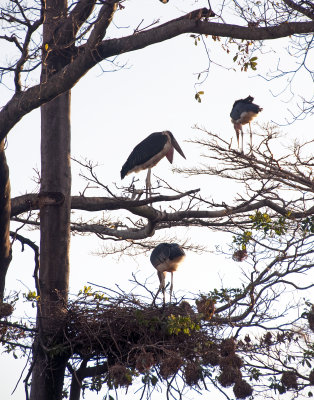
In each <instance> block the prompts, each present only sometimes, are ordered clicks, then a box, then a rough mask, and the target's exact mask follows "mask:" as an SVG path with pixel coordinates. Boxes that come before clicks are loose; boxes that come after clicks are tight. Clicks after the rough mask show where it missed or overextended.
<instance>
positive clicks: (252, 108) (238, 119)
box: [230, 96, 263, 151]
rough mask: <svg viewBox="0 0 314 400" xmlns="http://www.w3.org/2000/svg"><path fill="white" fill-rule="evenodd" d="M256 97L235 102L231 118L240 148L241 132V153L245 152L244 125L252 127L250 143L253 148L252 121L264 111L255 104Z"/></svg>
mask: <svg viewBox="0 0 314 400" xmlns="http://www.w3.org/2000/svg"><path fill="white" fill-rule="evenodd" d="M253 100H254V97H252V96H248V97H247V98H245V99H240V100H237V101H235V102H234V104H233V107H232V110H231V113H230V117H231V122H232V123H233V126H234V129H235V131H236V135H237V141H238V147H239V136H240V132H241V137H242V147H241V151H243V129H242V125H245V124H247V123H248V124H249V126H250V141H251V148H252V130H251V121H252V119H253V118H254V117H256V116H257V114H258V113H259V112H260V111H262V110H263V109H262V108H261V107H260V106H258V105H257V104H254V103H253Z"/></svg>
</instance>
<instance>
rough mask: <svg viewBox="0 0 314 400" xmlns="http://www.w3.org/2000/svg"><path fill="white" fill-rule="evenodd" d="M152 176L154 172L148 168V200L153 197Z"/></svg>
mask: <svg viewBox="0 0 314 400" xmlns="http://www.w3.org/2000/svg"><path fill="white" fill-rule="evenodd" d="M151 174H152V170H151V168H148V171H147V176H146V198H148V197H151V195H152V184H151V181H150V178H151Z"/></svg>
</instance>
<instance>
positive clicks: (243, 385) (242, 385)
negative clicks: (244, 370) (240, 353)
mask: <svg viewBox="0 0 314 400" xmlns="http://www.w3.org/2000/svg"><path fill="white" fill-rule="evenodd" d="M233 393H234V395H235V397H236V398H237V399H245V398H247V397H249V396H251V395H252V393H253V389H252V386H251V385H250V384H249V383H247V382H246V381H245V380H243V379H240V380H238V381H236V383H235V385H234V386H233Z"/></svg>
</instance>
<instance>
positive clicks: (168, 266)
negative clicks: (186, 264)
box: [155, 256, 185, 272]
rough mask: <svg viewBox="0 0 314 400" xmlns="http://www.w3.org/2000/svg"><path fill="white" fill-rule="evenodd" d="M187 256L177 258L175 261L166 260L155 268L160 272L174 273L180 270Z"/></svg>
mask: <svg viewBox="0 0 314 400" xmlns="http://www.w3.org/2000/svg"><path fill="white" fill-rule="evenodd" d="M184 257H185V256H180V257H177V258H175V259H174V260H166V261H165V262H163V263H161V264H159V265H157V267H155V268H156V269H157V271H159V272H174V271H176V270H177V269H178V267H179V264H180V263H181V261H182V260H183V259H184Z"/></svg>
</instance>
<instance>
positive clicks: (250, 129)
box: [249, 122, 253, 153]
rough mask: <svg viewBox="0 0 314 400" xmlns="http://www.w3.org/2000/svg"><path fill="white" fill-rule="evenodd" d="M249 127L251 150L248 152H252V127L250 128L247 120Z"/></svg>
mask: <svg viewBox="0 0 314 400" xmlns="http://www.w3.org/2000/svg"><path fill="white" fill-rule="evenodd" d="M249 127H250V143H251V151H250V153H251V152H252V148H253V147H252V146H253V141H252V129H251V122H249Z"/></svg>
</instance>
